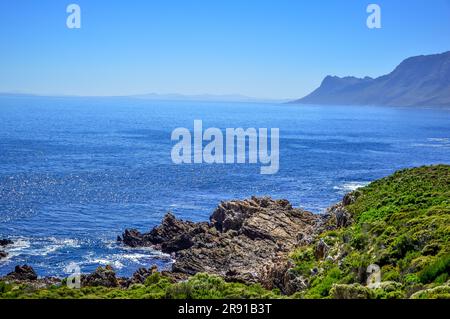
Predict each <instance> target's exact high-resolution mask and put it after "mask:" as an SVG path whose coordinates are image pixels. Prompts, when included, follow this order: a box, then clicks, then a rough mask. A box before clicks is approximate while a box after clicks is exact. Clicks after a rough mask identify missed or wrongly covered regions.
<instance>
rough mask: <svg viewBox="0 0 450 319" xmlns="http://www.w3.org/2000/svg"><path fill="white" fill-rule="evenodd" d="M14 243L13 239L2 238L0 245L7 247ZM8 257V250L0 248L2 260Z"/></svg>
mask: <svg viewBox="0 0 450 319" xmlns="http://www.w3.org/2000/svg"><path fill="white" fill-rule="evenodd" d="M12 244H13V242H12V240H9V239H0V247H6V246H8V245H12ZM6 257H8V253H7V252H6V251H3V250H0V260H1V259H3V258H6Z"/></svg>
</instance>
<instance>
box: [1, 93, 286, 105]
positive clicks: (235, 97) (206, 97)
mask: <svg viewBox="0 0 450 319" xmlns="http://www.w3.org/2000/svg"><path fill="white" fill-rule="evenodd" d="M0 97H16V98H18V97H28V98H39V97H45V98H83V99H84V98H97V99H98V98H133V99H143V100H150V101H197V102H242V103H244V102H248V103H253V102H254V103H287V102H289V99H265V98H257V97H250V96H245V95H239V94H222V95H220V94H218V95H215V94H198V95H184V94H177V93H172V94H158V93H149V94H139V95H121V96H80V95H50V94H47V95H40V94H29V93H15V92H13V93H1V92H0Z"/></svg>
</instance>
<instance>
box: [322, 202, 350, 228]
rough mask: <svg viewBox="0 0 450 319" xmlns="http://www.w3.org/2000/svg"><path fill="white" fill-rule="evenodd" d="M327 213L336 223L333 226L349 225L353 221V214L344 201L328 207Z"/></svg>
mask: <svg viewBox="0 0 450 319" xmlns="http://www.w3.org/2000/svg"><path fill="white" fill-rule="evenodd" d="M326 214H327V215H329V216H330V217H331V219H330V220H332V221H333V223H334V225H333V227H332V228H342V227H347V226H349V225H351V224H352V223H353V220H352V216H351V214H350V213H349V212H348V211H347V209H346V208H345V205H344V204H343V203H342V202H341V203H337V204H336V205H333V206H331V207H330V208H328V209H327V212H326Z"/></svg>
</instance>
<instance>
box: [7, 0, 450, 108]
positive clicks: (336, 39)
mask: <svg viewBox="0 0 450 319" xmlns="http://www.w3.org/2000/svg"><path fill="white" fill-rule="evenodd" d="M74 3H77V4H78V5H79V6H80V7H81V21H82V22H81V29H68V28H67V27H66V18H67V16H68V14H67V13H66V6H67V5H68V3H67V2H65V1H58V2H56V1H50V0H43V1H39V2H33V3H30V2H28V1H24V0H18V1H14V2H8V3H1V4H0V39H1V43H2V46H3V48H2V59H1V60H0V68H1V70H2V72H1V73H0V92H3V93H12V94H35V95H44V96H55V95H57V96H85V97H88V96H97V97H100V96H133V95H144V94H159V95H172V94H180V95H184V96H195V95H216V96H217V95H241V96H244V97H249V98H252V99H262V100H272V99H274V100H290V99H297V98H301V97H303V96H305V95H307V94H308V93H310V92H312V91H313V90H314V89H316V88H317V87H318V86H319V85H320V83H321V81H322V79H323V78H324V77H325V76H327V75H336V76H356V77H365V76H370V77H378V76H381V75H384V74H387V73H389V72H391V71H392V70H393V69H394V68H395V67H396V66H397V65H398V64H399V63H400V62H401V61H402V60H403V59H405V58H407V57H411V56H417V55H427V54H435V53H442V52H445V51H448V50H449V49H450V48H449V47H448V43H450V19H448V17H449V15H450V0H436V1H434V2H433V4H432V5H430V2H429V1H425V0H412V1H408V3H399V2H392V1H386V0H382V1H376V3H377V4H379V5H380V7H381V10H382V11H381V12H382V16H381V17H382V28H381V29H369V28H367V26H366V19H367V16H368V13H367V12H366V7H367V5H368V2H364V1H339V0H330V1H329V2H328V3H327V5H323V4H321V3H301V2H299V1H293V0H286V1H284V2H282V3H279V2H274V1H258V2H251V1H249V2H245V3H244V2H242V1H226V2H225V1H217V2H210V1H203V0H198V1H194V2H190V3H185V2H183V1H175V0H172V1H164V2H163V1H152V2H151V3H149V2H145V3H144V2H140V1H134V2H131V3H130V2H127V4H126V5H125V6H124V5H123V3H120V2H109V1H96V2H92V1H86V0H79V1H74Z"/></svg>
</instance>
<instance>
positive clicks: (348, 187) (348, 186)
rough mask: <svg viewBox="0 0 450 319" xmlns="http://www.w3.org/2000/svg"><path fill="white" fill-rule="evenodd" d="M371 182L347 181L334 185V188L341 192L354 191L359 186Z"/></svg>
mask: <svg viewBox="0 0 450 319" xmlns="http://www.w3.org/2000/svg"><path fill="white" fill-rule="evenodd" d="M368 184H369V182H346V183H342V184H341V185H338V186H334V187H333V189H335V190H338V191H340V192H352V191H354V190H357V189H358V188H361V187H364V186H367V185H368Z"/></svg>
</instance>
